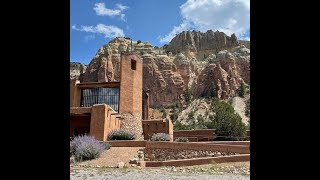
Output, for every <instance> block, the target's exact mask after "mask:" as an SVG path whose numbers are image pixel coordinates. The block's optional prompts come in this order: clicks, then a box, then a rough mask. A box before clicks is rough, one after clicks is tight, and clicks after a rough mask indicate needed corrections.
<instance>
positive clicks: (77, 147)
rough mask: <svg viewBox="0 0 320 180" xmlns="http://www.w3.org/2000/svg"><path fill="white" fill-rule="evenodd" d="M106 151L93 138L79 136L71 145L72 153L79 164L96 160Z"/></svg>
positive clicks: (104, 147)
mask: <svg viewBox="0 0 320 180" xmlns="http://www.w3.org/2000/svg"><path fill="white" fill-rule="evenodd" d="M105 149H106V145H103V144H101V143H99V142H98V141H97V140H96V139H95V138H94V137H92V136H87V135H84V136H77V137H75V138H74V139H73V140H72V141H71V143H70V152H71V153H72V154H73V155H74V158H75V160H76V161H77V162H80V161H86V160H91V159H96V158H98V157H100V155H101V153H102V152H103V151H104V150H105Z"/></svg>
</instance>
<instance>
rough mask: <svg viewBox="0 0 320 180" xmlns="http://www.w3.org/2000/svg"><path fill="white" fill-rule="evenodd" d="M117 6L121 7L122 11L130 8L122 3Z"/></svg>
mask: <svg viewBox="0 0 320 180" xmlns="http://www.w3.org/2000/svg"><path fill="white" fill-rule="evenodd" d="M116 6H117V8H118V9H120V10H121V11H123V10H126V9H128V8H129V7H128V6H124V5H122V4H116Z"/></svg>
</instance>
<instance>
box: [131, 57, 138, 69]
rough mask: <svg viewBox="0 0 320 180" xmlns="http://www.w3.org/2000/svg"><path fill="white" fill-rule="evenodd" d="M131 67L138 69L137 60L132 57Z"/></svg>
mask: <svg viewBox="0 0 320 180" xmlns="http://www.w3.org/2000/svg"><path fill="white" fill-rule="evenodd" d="M131 69H132V70H136V69H137V61H136V60H133V59H131Z"/></svg>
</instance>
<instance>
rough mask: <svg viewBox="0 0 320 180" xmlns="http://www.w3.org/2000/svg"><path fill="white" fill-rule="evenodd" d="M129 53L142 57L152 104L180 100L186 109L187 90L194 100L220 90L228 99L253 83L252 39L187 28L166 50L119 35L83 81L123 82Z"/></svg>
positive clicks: (103, 49)
mask: <svg viewBox="0 0 320 180" xmlns="http://www.w3.org/2000/svg"><path fill="white" fill-rule="evenodd" d="M131 46H132V49H131ZM125 51H134V52H137V53H139V54H140V55H141V57H142V58H143V82H144V84H143V88H144V89H145V90H146V91H147V92H149V94H150V107H151V108H159V107H163V106H164V107H166V106H170V105H172V104H174V103H175V102H177V101H178V102H179V103H180V105H182V107H184V108H187V103H186V101H187V100H188V99H187V98H188V97H186V94H187V92H191V94H192V97H193V99H199V98H207V97H209V96H213V95H214V94H215V95H216V96H217V97H218V98H219V99H226V100H227V99H229V98H233V97H235V96H237V91H238V90H239V88H240V86H241V84H244V85H245V86H248V87H250V42H249V41H238V40H237V37H236V36H235V35H234V34H233V35H231V36H227V35H226V34H225V33H223V32H219V31H216V32H213V31H212V30H209V31H207V32H205V33H202V32H196V31H192V32H191V31H184V32H182V33H180V34H178V35H177V36H176V37H175V38H173V39H172V40H171V42H170V43H169V44H168V45H165V46H163V47H161V48H157V47H154V46H152V45H151V44H149V43H147V42H141V41H135V40H132V41H131V39H129V38H114V39H113V40H111V41H110V42H109V43H108V44H106V45H104V46H102V47H101V48H100V49H99V50H98V51H97V53H96V55H95V56H94V57H93V59H92V60H91V62H90V64H89V65H88V66H87V68H86V70H85V73H82V74H81V75H80V77H79V79H80V81H81V82H112V81H119V80H120V76H119V75H120V72H119V70H120V69H119V65H120V53H121V52H125ZM71 71H72V70H71V69H70V73H71ZM70 78H71V75H70Z"/></svg>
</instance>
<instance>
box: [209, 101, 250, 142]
mask: <svg viewBox="0 0 320 180" xmlns="http://www.w3.org/2000/svg"><path fill="white" fill-rule="evenodd" d="M212 104H213V106H214V111H215V113H216V115H215V116H214V119H213V121H212V127H213V128H214V129H216V133H217V135H218V136H222V137H221V138H219V139H225V140H240V139H242V138H244V137H245V136H246V126H245V124H244V123H243V122H242V119H241V117H240V116H239V114H237V113H235V111H234V109H233V107H232V106H231V105H230V104H228V103H226V102H223V101H219V100H217V99H215V98H214V99H213V103H212Z"/></svg>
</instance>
